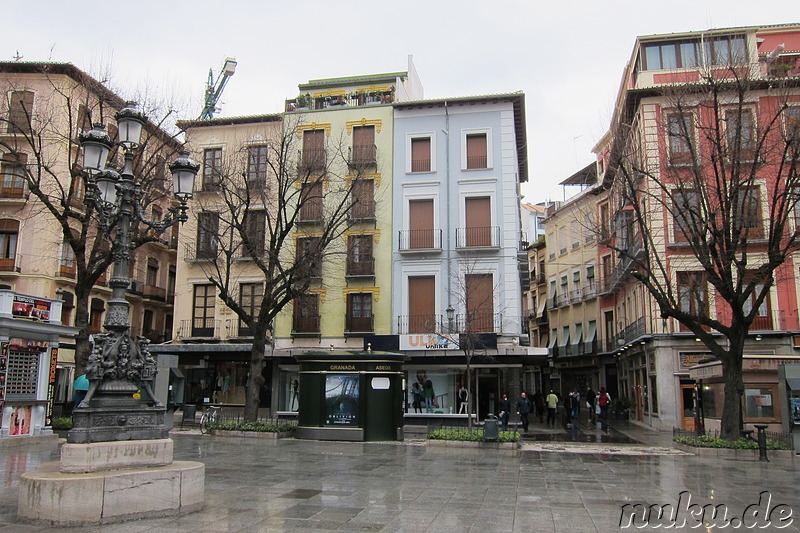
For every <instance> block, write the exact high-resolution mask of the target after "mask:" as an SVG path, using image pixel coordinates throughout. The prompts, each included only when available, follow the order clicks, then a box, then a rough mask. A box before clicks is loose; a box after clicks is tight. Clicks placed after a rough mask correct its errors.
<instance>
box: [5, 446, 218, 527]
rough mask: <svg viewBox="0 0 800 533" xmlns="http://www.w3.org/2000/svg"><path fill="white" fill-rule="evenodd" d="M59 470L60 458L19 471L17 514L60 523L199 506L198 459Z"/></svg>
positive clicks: (174, 512) (111, 519)
mask: <svg viewBox="0 0 800 533" xmlns="http://www.w3.org/2000/svg"><path fill="white" fill-rule="evenodd" d="M60 470H61V463H60V462H58V461H54V462H50V463H44V464H41V465H39V467H38V468H37V469H36V470H34V471H32V472H25V473H24V474H22V475H21V476H20V483H19V485H20V489H19V502H18V507H17V512H18V514H19V516H20V517H21V518H25V519H28V520H33V521H36V522H41V523H48V524H58V525H88V524H108V523H112V522H121V521H124V520H131V519H135V518H152V517H157V516H172V515H178V514H186V513H191V512H193V511H198V510H200V509H202V507H203V498H204V493H205V489H204V486H205V485H204V483H205V481H204V480H205V465H204V464H203V463H199V462H196V461H174V462H173V463H171V464H169V465H166V466H160V467H152V468H130V469H121V470H112V471H106V472H90V473H86V474H70V473H65V472H61V471H60Z"/></svg>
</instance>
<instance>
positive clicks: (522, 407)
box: [517, 392, 531, 432]
mask: <svg viewBox="0 0 800 533" xmlns="http://www.w3.org/2000/svg"><path fill="white" fill-rule="evenodd" d="M530 412H531V401H530V400H529V399H528V397H527V396H526V395H525V393H524V392H523V393H522V394H521V395H520V397H519V400H517V414H518V415H519V421H520V422H522V431H525V432H527V431H528V414H529V413H530Z"/></svg>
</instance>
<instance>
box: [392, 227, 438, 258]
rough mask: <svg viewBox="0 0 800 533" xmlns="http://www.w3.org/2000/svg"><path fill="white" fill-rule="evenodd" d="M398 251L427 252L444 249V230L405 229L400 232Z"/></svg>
mask: <svg viewBox="0 0 800 533" xmlns="http://www.w3.org/2000/svg"><path fill="white" fill-rule="evenodd" d="M398 234H399V243H398V249H399V250H400V251H401V252H426V251H431V250H441V249H442V230H440V229H405V230H400V231H399V232H398Z"/></svg>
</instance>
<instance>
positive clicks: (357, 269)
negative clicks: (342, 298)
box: [345, 257, 375, 278]
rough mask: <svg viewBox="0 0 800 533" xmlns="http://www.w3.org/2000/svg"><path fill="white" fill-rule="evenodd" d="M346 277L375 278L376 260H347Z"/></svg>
mask: <svg viewBox="0 0 800 533" xmlns="http://www.w3.org/2000/svg"><path fill="white" fill-rule="evenodd" d="M345 276H347V277H348V278H372V277H375V259H374V258H371V257H370V258H369V259H363V258H362V259H360V260H355V259H353V258H350V257H348V258H347V271H346V273H345Z"/></svg>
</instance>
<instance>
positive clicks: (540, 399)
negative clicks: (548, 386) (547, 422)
mask: <svg viewBox="0 0 800 533" xmlns="http://www.w3.org/2000/svg"><path fill="white" fill-rule="evenodd" d="M533 407H534V409H535V410H536V416H537V417H539V423H540V424H543V423H544V413H545V411H546V408H545V406H544V395H543V394H542V392H541V391H538V390H537V391H536V393H534V395H533Z"/></svg>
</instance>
